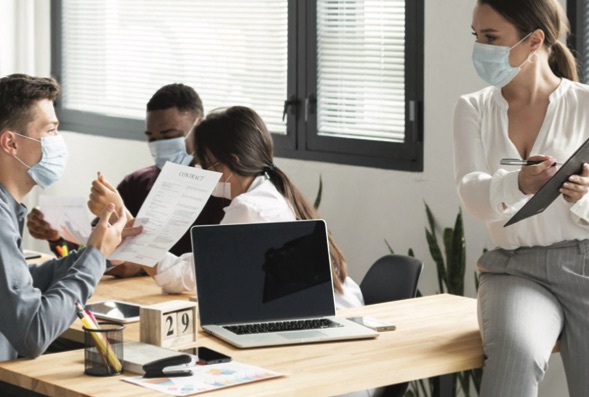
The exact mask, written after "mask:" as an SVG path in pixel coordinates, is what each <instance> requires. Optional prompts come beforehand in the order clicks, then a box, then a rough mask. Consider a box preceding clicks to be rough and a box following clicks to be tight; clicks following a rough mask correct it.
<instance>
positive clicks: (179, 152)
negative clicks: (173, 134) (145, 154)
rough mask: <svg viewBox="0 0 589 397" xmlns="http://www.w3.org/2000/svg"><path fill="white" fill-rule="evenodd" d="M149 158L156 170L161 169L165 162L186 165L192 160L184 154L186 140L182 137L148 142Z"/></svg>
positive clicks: (190, 156)
mask: <svg viewBox="0 0 589 397" xmlns="http://www.w3.org/2000/svg"><path fill="white" fill-rule="evenodd" d="M148 145H149V151H150V152H151V157H153V160H154V161H155V165H156V166H157V168H159V169H162V167H163V166H164V164H166V161H171V162H172V163H176V164H181V165H188V164H190V162H191V161H192V160H193V157H192V155H190V154H188V153H186V139H185V138H184V137H178V138H171V139H161V140H159V141H153V142H148Z"/></svg>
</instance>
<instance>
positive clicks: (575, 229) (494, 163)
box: [454, 79, 589, 249]
mask: <svg viewBox="0 0 589 397" xmlns="http://www.w3.org/2000/svg"><path fill="white" fill-rule="evenodd" d="M507 110H508V103H507V101H506V100H505V99H504V98H503V96H502V94H501V89H500V88H496V87H487V88H485V89H483V90H480V91H477V92H474V93H472V94H468V95H464V96H462V97H461V98H460V99H459V100H458V102H457V104H456V107H455V110H454V170H455V177H456V184H457V187H458V194H459V196H460V199H461V200H462V203H463V205H464V207H465V208H466V210H467V211H468V212H470V213H471V214H472V215H474V216H475V217H477V218H479V219H481V220H483V221H484V222H485V223H486V225H487V228H488V229H489V232H490V235H491V239H492V240H493V243H494V244H495V245H496V246H498V247H501V248H504V249H515V248H518V247H522V246H536V245H540V246H548V245H551V244H554V243H557V242H561V241H565V240H582V239H587V238H589V223H588V221H589V195H585V196H584V197H583V198H582V199H581V200H579V201H578V202H577V203H576V204H574V205H572V204H569V203H567V202H566V201H565V200H564V199H563V198H562V196H561V197H559V198H557V199H556V200H555V201H554V202H553V203H552V204H551V205H550V206H549V207H548V208H547V209H546V210H545V211H544V212H542V213H540V214H538V215H535V216H532V217H530V218H527V219H524V220H522V221H520V222H518V223H516V224H514V225H511V226H508V227H505V228H504V227H503V225H504V224H505V222H507V220H508V219H509V218H510V217H511V216H512V215H513V214H514V213H515V212H517V210H519V209H520V208H521V207H522V206H523V205H524V204H525V203H526V202H527V201H528V200H529V199H530V197H531V195H527V196H526V195H524V194H523V193H522V192H521V191H520V190H519V187H518V173H519V167H516V166H502V165H500V164H499V162H500V160H501V159H502V158H505V157H510V158H520V155H519V152H518V151H517V149H516V147H515V145H514V144H513V143H512V141H511V140H510V138H509V136H508V117H507ZM587 138H589V87H588V86H586V85H584V84H581V83H576V82H572V81H570V80H566V79H562V81H561V84H560V85H559V87H558V88H557V89H556V90H555V91H554V92H553V93H552V94H551V95H550V97H549V104H548V108H547V111H546V116H545V118H544V122H543V124H542V126H541V128H540V131H539V133H538V136H537V138H536V141H535V142H534V146H533V148H532V151H531V154H532V155H534V154H545V155H550V156H553V157H554V158H556V159H557V160H558V161H560V162H564V161H566V160H567V159H568V157H569V156H570V155H571V154H572V153H573V152H574V151H575V150H576V149H577V148H578V147H579V146H580V145H581V144H582V143H583V142H584V141H585V140H586V139H587Z"/></svg>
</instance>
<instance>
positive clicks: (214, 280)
mask: <svg viewBox="0 0 589 397" xmlns="http://www.w3.org/2000/svg"><path fill="white" fill-rule="evenodd" d="M191 237H192V252H193V255H194V263H195V271H196V286H197V288H196V290H197V298H198V299H197V302H198V310H199V315H200V325H201V327H202V328H203V329H204V331H206V332H208V333H210V334H212V335H214V336H216V337H218V338H220V339H222V340H224V341H226V342H228V343H230V344H232V345H234V346H236V347H240V348H248V347H258V346H273V345H288V344H297V343H313V342H326V341H333V340H343V339H360V338H374V337H376V336H378V332H375V331H373V330H371V329H369V328H366V327H364V326H362V325H359V324H356V323H354V322H352V321H349V320H347V319H345V318H342V317H336V316H335V302H334V295H333V294H334V292H333V287H332V275H331V265H330V257H329V244H328V240H327V226H326V224H325V222H324V221H323V220H306V221H293V222H275V223H250V224H231V225H211V226H194V227H192V229H191ZM267 323H270V325H268V324H267ZM316 327H318V328H316ZM287 328H288V330H287ZM292 328H295V330H292ZM299 328H301V329H299Z"/></svg>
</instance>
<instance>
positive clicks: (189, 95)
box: [147, 83, 204, 118]
mask: <svg viewBox="0 0 589 397" xmlns="http://www.w3.org/2000/svg"><path fill="white" fill-rule="evenodd" d="M171 108H176V109H178V110H179V111H180V112H190V113H192V114H193V115H194V116H195V117H196V118H198V117H202V115H203V114H204V109H203V106H202V101H201V100H200V97H199V96H198V94H197V93H196V91H194V89H193V88H192V87H189V86H187V85H184V84H180V83H174V84H168V85H165V86H163V87H162V88H160V89H159V90H157V91H156V92H155V94H153V96H152V97H151V99H150V100H149V102H147V111H148V112H151V111H154V110H166V109H171Z"/></svg>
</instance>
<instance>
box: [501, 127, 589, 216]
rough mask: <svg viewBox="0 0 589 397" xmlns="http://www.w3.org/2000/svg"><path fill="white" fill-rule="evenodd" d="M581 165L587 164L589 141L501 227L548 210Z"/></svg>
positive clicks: (588, 160)
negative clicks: (560, 190) (564, 184)
mask: <svg viewBox="0 0 589 397" xmlns="http://www.w3.org/2000/svg"><path fill="white" fill-rule="evenodd" d="M583 163H589V139H587V140H586V141H585V142H583V144H582V145H581V146H580V147H579V148H578V149H577V150H576V151H575V153H573V155H572V156H571V157H569V159H568V160H567V161H566V162H565V163H564V164H563V165H562V167H560V169H559V170H558V171H557V172H556V174H554V176H553V177H552V178H550V179H549V180H548V182H546V183H545V184H544V186H542V187H541V188H540V190H538V192H537V193H536V194H535V195H534V196H533V197H532V198H531V199H530V200H529V201H528V202H527V203H526V204H524V206H523V207H521V208H520V209H519V211H517V212H516V213H515V215H513V216H512V217H511V219H510V220H509V221H507V223H506V224H505V225H503V227H506V226H509V225H513V224H514V223H516V222H519V221H521V220H522V219H526V218H529V217H530V216H534V215H537V214H539V213H541V212H542V211H544V210H545V209H546V208H548V206H549V205H550V204H552V202H553V201H554V200H556V198H557V197H558V196H560V192H559V189H560V187H561V186H562V184H563V183H565V182H566V181H567V179H569V176H571V175H573V174H580V173H581V171H582V170H583Z"/></svg>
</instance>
